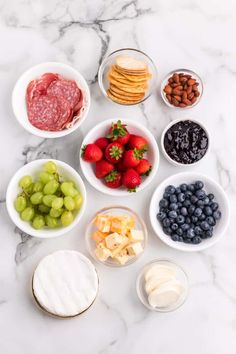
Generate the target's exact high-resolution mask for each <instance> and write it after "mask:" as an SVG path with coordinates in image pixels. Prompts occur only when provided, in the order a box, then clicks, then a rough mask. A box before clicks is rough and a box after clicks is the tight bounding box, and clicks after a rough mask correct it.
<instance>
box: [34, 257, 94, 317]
mask: <svg viewBox="0 0 236 354" xmlns="http://www.w3.org/2000/svg"><path fill="white" fill-rule="evenodd" d="M32 292H33V295H34V298H35V300H36V302H37V303H38V305H39V306H40V307H41V308H42V309H43V310H45V311H46V312H48V313H49V314H51V315H55V316H58V317H74V316H77V315H79V314H81V313H82V312H84V311H86V310H87V309H88V308H89V307H90V306H91V305H92V303H93V302H94V300H95V298H96V296H97V292H98V275H97V272H96V269H95V267H94V265H93V264H92V263H91V262H90V260H89V259H88V258H87V257H85V256H84V255H82V254H81V253H79V252H77V251H71V250H64V251H57V252H54V253H52V254H50V255H48V256H46V257H45V258H43V259H42V260H41V261H40V263H39V264H38V266H37V268H36V269H35V272H34V275H33V279H32Z"/></svg>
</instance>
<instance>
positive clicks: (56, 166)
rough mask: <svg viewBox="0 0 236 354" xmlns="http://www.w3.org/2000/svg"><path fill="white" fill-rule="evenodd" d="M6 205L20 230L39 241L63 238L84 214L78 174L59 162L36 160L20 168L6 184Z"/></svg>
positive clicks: (84, 194) (83, 199) (81, 182)
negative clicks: (37, 238)
mask: <svg viewBox="0 0 236 354" xmlns="http://www.w3.org/2000/svg"><path fill="white" fill-rule="evenodd" d="M6 205H7V210H8V214H9V216H10V218H11V219H12V221H13V222H14V223H15V225H16V226H17V227H19V228H20V229H21V230H22V231H24V232H26V233H27V234H29V235H31V236H35V237H40V238H51V237H57V236H60V235H63V234H65V233H67V232H68V231H70V230H71V229H72V228H74V227H75V226H76V225H77V224H78V222H79V220H80V218H81V217H82V215H83V212H84V210H85V205H86V190H85V186H84V183H83V181H82V179H81V177H80V176H79V174H78V173H77V172H76V171H75V170H74V169H73V168H72V167H71V166H69V165H68V164H67V163H65V162H62V161H59V160H49V159H41V160H35V161H32V162H30V163H28V164H27V165H24V166H23V167H21V168H20V169H19V170H18V171H17V172H16V173H15V175H14V176H13V177H12V179H11V180H10V182H9V185H8V188H7V194H6Z"/></svg>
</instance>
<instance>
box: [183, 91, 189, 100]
mask: <svg viewBox="0 0 236 354" xmlns="http://www.w3.org/2000/svg"><path fill="white" fill-rule="evenodd" d="M187 97H188V95H187V92H186V91H183V93H182V99H183V100H186V98H187Z"/></svg>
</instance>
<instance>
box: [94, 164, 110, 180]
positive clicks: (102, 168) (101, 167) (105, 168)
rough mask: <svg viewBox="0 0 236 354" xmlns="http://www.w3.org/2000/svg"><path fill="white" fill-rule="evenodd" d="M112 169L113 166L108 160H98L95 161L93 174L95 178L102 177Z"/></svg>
mask: <svg viewBox="0 0 236 354" xmlns="http://www.w3.org/2000/svg"><path fill="white" fill-rule="evenodd" d="M113 169H114V166H113V165H112V164H111V163H110V162H108V161H105V160H100V161H98V162H96V166H95V175H96V177H97V178H104V177H105V176H107V175H108V174H109V173H110V172H111V171H112V170H113Z"/></svg>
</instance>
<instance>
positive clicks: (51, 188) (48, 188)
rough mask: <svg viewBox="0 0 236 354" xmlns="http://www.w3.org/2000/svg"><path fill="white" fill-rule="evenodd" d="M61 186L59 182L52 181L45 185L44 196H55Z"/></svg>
mask: <svg viewBox="0 0 236 354" xmlns="http://www.w3.org/2000/svg"><path fill="white" fill-rule="evenodd" d="M58 186H59V183H58V182H57V181H55V179H54V180H52V181H50V182H48V183H47V184H45V186H44V189H43V192H44V194H54V193H55V192H56V190H57V188H58Z"/></svg>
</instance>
